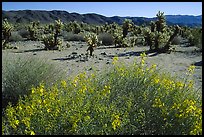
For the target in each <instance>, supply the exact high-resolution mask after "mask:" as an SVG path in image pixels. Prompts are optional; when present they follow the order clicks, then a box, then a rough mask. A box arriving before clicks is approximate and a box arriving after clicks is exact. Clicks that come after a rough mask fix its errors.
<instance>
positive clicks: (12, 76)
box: [2, 55, 63, 107]
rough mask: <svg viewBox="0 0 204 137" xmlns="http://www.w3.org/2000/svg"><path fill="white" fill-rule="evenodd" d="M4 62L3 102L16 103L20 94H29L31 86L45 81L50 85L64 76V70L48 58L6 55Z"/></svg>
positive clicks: (5, 103)
mask: <svg viewBox="0 0 204 137" xmlns="http://www.w3.org/2000/svg"><path fill="white" fill-rule="evenodd" d="M2 61H3V64H2V103H3V107H5V106H6V105H7V104H8V102H11V103H13V104H15V103H16V102H17V101H18V98H19V96H23V95H29V93H30V88H31V87H32V86H37V85H38V84H39V83H40V82H42V81H44V82H46V83H47V84H48V85H51V83H54V82H55V81H56V80H57V79H59V78H60V77H62V76H63V72H62V71H60V70H59V69H57V67H55V66H54V65H53V64H50V63H48V61H46V60H41V59H40V60H39V59H38V58H33V57H31V56H30V57H26V58H24V57H18V58H12V57H10V55H5V57H4V58H3V60H2Z"/></svg>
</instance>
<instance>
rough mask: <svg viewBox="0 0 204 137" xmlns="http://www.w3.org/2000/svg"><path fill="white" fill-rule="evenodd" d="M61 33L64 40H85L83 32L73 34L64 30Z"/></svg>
mask: <svg viewBox="0 0 204 137" xmlns="http://www.w3.org/2000/svg"><path fill="white" fill-rule="evenodd" d="M62 35H63V38H64V40H65V41H83V42H85V40H84V36H83V34H74V33H72V32H66V31H64V32H63V34H62Z"/></svg>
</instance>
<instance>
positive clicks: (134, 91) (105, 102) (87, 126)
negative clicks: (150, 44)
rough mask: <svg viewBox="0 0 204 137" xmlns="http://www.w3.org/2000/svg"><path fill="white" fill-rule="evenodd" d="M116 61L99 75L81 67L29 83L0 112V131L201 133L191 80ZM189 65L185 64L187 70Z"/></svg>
mask: <svg viewBox="0 0 204 137" xmlns="http://www.w3.org/2000/svg"><path fill="white" fill-rule="evenodd" d="M146 57H147V55H146V54H145V53H142V54H141V61H140V62H139V63H134V64H133V65H132V66H125V65H123V64H122V65H119V64H118V62H117V61H118V57H115V58H114V59H113V62H114V63H113V65H114V67H113V69H111V70H110V71H109V72H106V73H103V74H101V75H97V74H91V75H87V74H86V73H85V72H84V73H80V74H78V75H77V76H76V77H74V78H68V80H61V81H59V82H57V83H55V84H54V85H53V86H51V87H49V88H48V87H45V83H39V86H37V87H32V88H31V94H30V95H29V96H25V97H24V98H21V99H20V100H19V102H18V104H17V105H16V106H12V105H9V106H8V107H7V108H6V111H5V114H4V115H3V116H2V134H3V135H7V134H18V135H24V134H25V135H51V134H55V135H61V134H62V135H64V134H66V135H70V134H74V135H78V134H82V135H89V134H94V135H115V134H116V135H117V134H128V135H130V134H131V135H132V134H135V135H146V134H151V135H152V134H155V135H158V134H159V135H169V134H170V135H171V134H172V135H182V134H184V135H191V134H192V135H201V134H202V102H201V99H200V96H199V95H197V94H195V89H194V86H193V82H194V81H193V80H192V79H190V80H189V79H188V80H184V81H180V80H178V79H176V78H174V77H171V76H169V75H168V74H165V73H159V72H158V71H157V66H156V64H153V65H151V66H150V67H147V66H145V60H146ZM193 69H195V68H194V67H191V68H190V69H189V72H191V73H192V72H193V71H192V70H193Z"/></svg>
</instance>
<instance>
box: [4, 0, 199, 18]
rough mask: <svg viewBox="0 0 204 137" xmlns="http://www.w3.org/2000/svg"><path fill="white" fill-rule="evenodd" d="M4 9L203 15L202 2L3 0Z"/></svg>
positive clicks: (111, 13)
mask: <svg viewBox="0 0 204 137" xmlns="http://www.w3.org/2000/svg"><path fill="white" fill-rule="evenodd" d="M2 9H3V10H26V9H27V10H48V11H50V10H65V11H68V12H70V13H72V12H77V13H80V14H85V13H97V14H101V15H104V16H107V17H111V16H132V17H134V16H135V17H155V16H156V13H157V12H158V11H159V10H160V11H162V12H164V14H165V15H178V14H180V15H202V2H2Z"/></svg>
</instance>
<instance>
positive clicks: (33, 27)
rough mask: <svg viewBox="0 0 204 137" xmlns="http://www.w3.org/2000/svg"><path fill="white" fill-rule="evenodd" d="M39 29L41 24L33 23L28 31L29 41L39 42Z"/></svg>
mask: <svg viewBox="0 0 204 137" xmlns="http://www.w3.org/2000/svg"><path fill="white" fill-rule="evenodd" d="M38 27H39V22H31V24H30V25H29V26H28V28H27V30H28V32H29V35H30V37H29V39H30V40H37V39H38V38H37V36H38Z"/></svg>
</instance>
